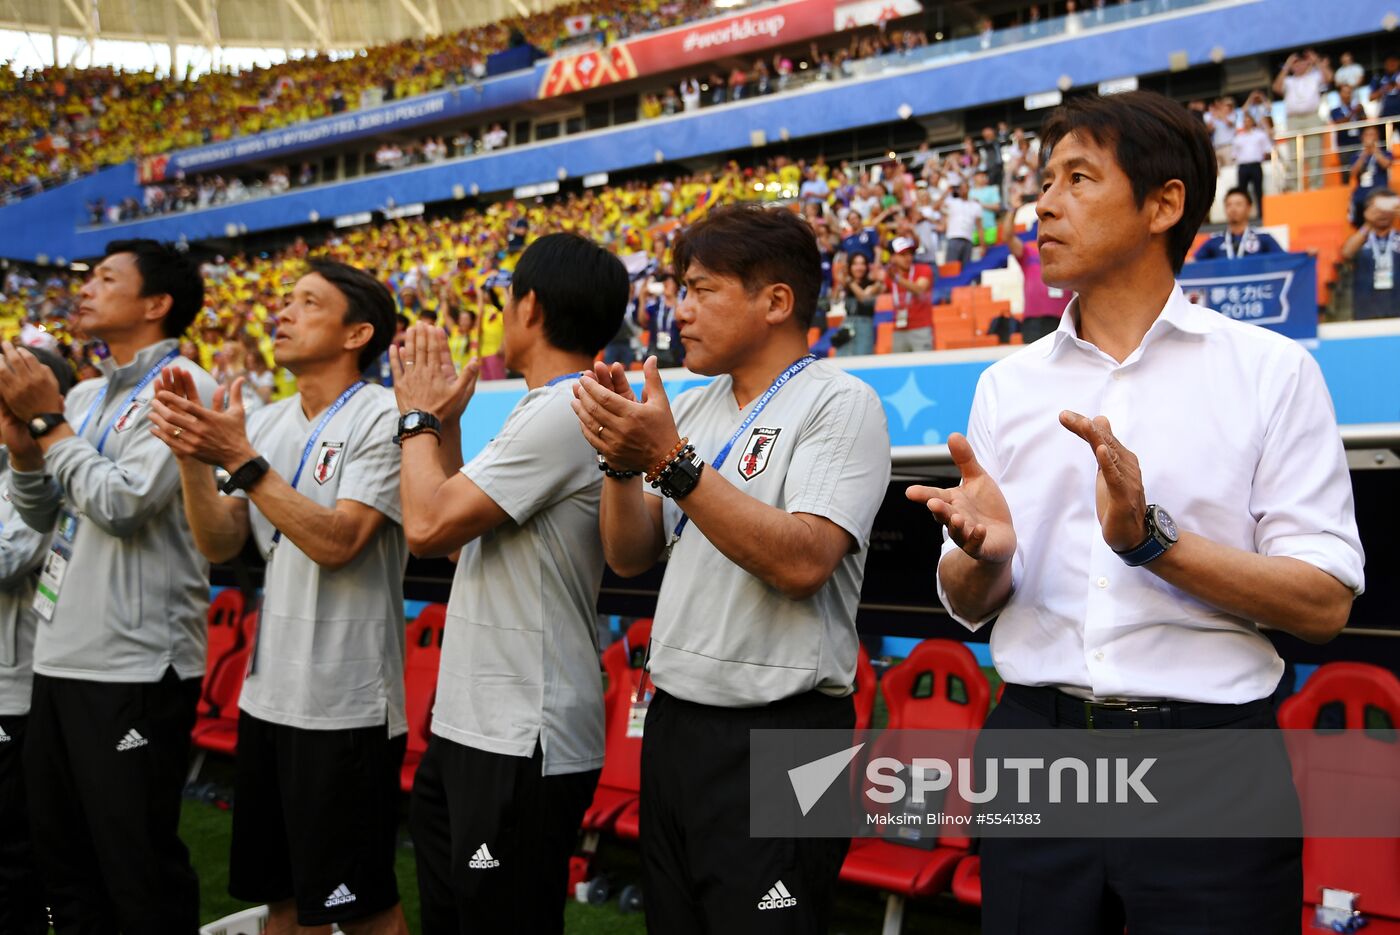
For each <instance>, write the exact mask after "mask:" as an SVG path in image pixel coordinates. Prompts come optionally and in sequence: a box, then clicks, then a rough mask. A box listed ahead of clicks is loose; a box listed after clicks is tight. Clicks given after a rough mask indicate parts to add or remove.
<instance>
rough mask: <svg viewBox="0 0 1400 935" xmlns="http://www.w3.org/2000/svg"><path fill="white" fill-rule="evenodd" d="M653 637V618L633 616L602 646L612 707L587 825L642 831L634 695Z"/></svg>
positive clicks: (623, 833) (624, 832)
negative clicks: (632, 726) (631, 727)
mask: <svg viewBox="0 0 1400 935" xmlns="http://www.w3.org/2000/svg"><path fill="white" fill-rule="evenodd" d="M650 639H651V620H650V619H649V618H644V619H641V620H637V621H635V622H633V624H632V626H630V627H629V628H628V629H627V634H626V635H625V636H624V637H623V638H622V639H620V640H618V641H617V642H615V643H613V644H612V645H611V646H609V647H608V648H607V649H605V650H603V669H604V670H605V671H606V672H607V674H608V688H607V693H606V694H605V695H604V707H605V709H606V711H607V728H606V734H605V736H606V740H605V748H604V753H603V770H602V773H601V774H600V775H599V777H598V788H597V790H596V791H595V792H594V794H593V804H592V805H590V806H589V807H588V811H587V812H585V813H584V815H583V827H584V830H586V831H612V832H613V833H615V834H617V835H618V836H619V837H625V838H629V839H635V838H636V837H637V831H638V823H637V811H638V809H637V802H638V796H639V795H640V794H641V788H642V739H641V738H640V737H629V736H627V725H628V720H629V718H630V716H631V708H632V701H633V699H634V698H635V697H636V693H637V691H638V689H639V688H640V687H641V683H642V676H643V674H644V673H643V670H642V664H643V663H644V662H645V661H646V653H647V643H648V641H649V640H650Z"/></svg>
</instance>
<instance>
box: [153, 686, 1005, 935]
mask: <svg viewBox="0 0 1400 935" xmlns="http://www.w3.org/2000/svg"><path fill="white" fill-rule="evenodd" d="M986 671H987V675H988V679H989V681H991V682H992V697H993V698H995V697H996V687H997V679H996V673H995V672H994V671H993V670H991V669H988V670H986ZM886 720H887V717H886V712H885V710H884V704H883V699H881V698H879V697H878V696H877V700H876V706H875V714H874V718H873V724H872V726H874V727H876V728H880V727H883V726H884V725H885V723H886ZM200 781H201V782H202V783H209V784H211V785H212V787H213V788H214V789H215V790H216V791H218V792H219V793H220V794H222V795H224V796H228V795H230V792H229V790H230V789H231V788H232V784H233V764H232V763H231V762H229V761H228V760H221V759H219V758H216V757H211V758H210V759H209V760H208V761H207V762H206V764H205V766H204V770H203V773H202V775H201V777H200ZM405 806H406V802H405ZM406 810H407V809H406V807H405V812H406ZM232 823H233V821H232V814H231V813H230V812H229V811H228V810H227V809H226V808H221V807H219V806H217V805H214V804H209V803H208V802H204V801H195V800H190V799H187V800H186V801H185V804H184V809H183V811H182V812H181V815H180V834H181V836H182V837H183V838H184V840H185V844H186V845H187V846H188V847H189V849H190V858H191V860H192V861H193V863H194V867H195V870H197V871H198V873H199V881H200V915H201V921H203V922H212V921H214V920H215V919H221V918H223V917H224V916H226V915H230V914H232V913H234V912H237V911H239V910H240V909H246V908H248V905H249V904H248V903H243V902H239V901H238V900H235V899H233V898H231V897H230V896H229V895H228V852H229V839H230V837H231V835H232ZM399 840H400V843H399V850H398V854H397V859H396V869H397V871H398V877H399V893H400V894H401V895H402V897H403V908H404V915H405V917H406V918H407V920H408V927H409V930H410V931H411V932H417V931H419V926H418V882H417V877H416V873H415V869H414V864H413V846H412V843H411V842H410V841H409V840H408V832H407V829H406V828H404V827H402V826H401V829H400V835H399ZM596 864H597V867H598V870H599V872H601V873H604V874H606V875H607V876H608V877H609V879H610V880H611V881H612V882H613V884H614V885H613V890H614V899H613V900H612V901H610V902H609V903H607V904H606V905H603V906H589V905H584V904H582V903H578V902H575V901H572V900H570V901H569V903H568V904H567V906H566V908H565V912H564V918H565V931H566V932H568V933H569V935H641V933H644V932H645V931H646V924H645V923H644V921H643V919H642V916H641V915H640V914H639V913H624V912H623V911H622V910H621V909H620V908H619V907H618V905H617V901H616V898H615V894H616V893H617V891H619V890H620V889H621V888H622V886H623V885H625V884H627V883H635V882H637V881H638V880H639V878H640V875H641V874H640V859H639V855H638V853H637V848H636V844H635V843H627V842H620V841H615V840H611V839H608V838H604V839H603V842H602V844H601V845H600V848H599V851H598V856H597V861H596ZM884 911H885V899H884V896H883V894H881V893H877V892H875V891H873V890H865V889H861V888H859V887H853V886H845V885H842V886H840V887H839V888H838V889H837V892H836V912H835V918H834V920H833V922H832V926H831V932H832V935H867V933H876V932H879V931H880V924H881V920H882V919H883V917H884ZM977 919H978V913H977V910H975V909H971V908H969V907H967V906H962V905H959V904H957V903H956V902H954V901H953V899H952V897H951V896H947V895H944V896H940V897H938V898H936V899H933V900H928V901H922V902H916V903H910V904H909V905H908V906H907V907H906V908H905V916H904V931H905V932H907V933H910V935H919V933H934V932H937V933H939V935H974V933H976V932H977V931H978V921H977Z"/></svg>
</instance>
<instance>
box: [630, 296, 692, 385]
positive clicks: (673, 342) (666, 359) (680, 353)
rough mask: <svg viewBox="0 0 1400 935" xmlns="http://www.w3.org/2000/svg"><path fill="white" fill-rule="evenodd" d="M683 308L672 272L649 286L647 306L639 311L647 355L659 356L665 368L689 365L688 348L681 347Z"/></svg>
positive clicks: (658, 361) (639, 322)
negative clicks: (678, 314) (679, 317)
mask: <svg viewBox="0 0 1400 935" xmlns="http://www.w3.org/2000/svg"><path fill="white" fill-rule="evenodd" d="M678 305H680V287H679V284H678V283H677V282H676V277H675V276H674V275H672V274H671V273H662V274H661V275H660V276H659V277H657V278H656V279H654V280H652V281H651V282H650V283H648V284H647V289H646V305H645V307H643V308H640V309H639V310H638V312H637V324H638V325H640V326H641V327H642V328H645V329H646V332H647V353H646V356H648V357H650V356H652V355H655V356H656V362H657V363H658V364H659V365H661V366H662V367H679V366H681V365H682V364H684V363H685V347H684V345H682V344H681V323H680V322H679V321H677V320H676V307H677V306H678Z"/></svg>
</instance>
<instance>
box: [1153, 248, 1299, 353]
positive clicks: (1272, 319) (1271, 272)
mask: <svg viewBox="0 0 1400 935" xmlns="http://www.w3.org/2000/svg"><path fill="white" fill-rule="evenodd" d="M1177 281H1178V282H1179V283H1180V284H1181V289H1182V291H1183V292H1185V293H1186V296H1187V298H1189V299H1191V301H1193V302H1196V303H1197V304H1199V305H1205V306H1208V307H1209V308H1213V309H1215V310H1216V311H1217V312H1219V313H1220V314H1222V315H1228V316H1229V317H1231V318H1234V319H1236V320H1237V321H1244V322H1248V323H1250V324H1253V325H1260V326H1261V327H1264V328H1268V329H1270V330H1272V331H1277V332H1278V333H1279V334H1282V335H1287V336H1288V337H1290V338H1294V339H1295V340H1300V341H1311V340H1314V339H1316V338H1317V260H1316V259H1315V258H1313V257H1311V256H1309V255H1308V254H1306V253H1263V254H1256V255H1254V256H1245V257H1240V258H1238V259H1234V260H1203V261H1201V262H1199V263H1188V264H1186V266H1185V267H1184V268H1183V269H1182V271H1181V275H1180V276H1178V277H1177Z"/></svg>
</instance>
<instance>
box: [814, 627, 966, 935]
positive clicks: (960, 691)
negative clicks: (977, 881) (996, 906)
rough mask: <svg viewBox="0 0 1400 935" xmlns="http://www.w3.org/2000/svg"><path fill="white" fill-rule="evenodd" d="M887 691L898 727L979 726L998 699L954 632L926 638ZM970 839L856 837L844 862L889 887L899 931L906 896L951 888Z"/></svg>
mask: <svg viewBox="0 0 1400 935" xmlns="http://www.w3.org/2000/svg"><path fill="white" fill-rule="evenodd" d="M880 691H881V693H882V694H883V695H884V696H885V704H886V706H887V707H888V708H889V712H890V718H889V725H888V726H889V728H890V729H891V730H895V729H901V728H903V729H911V730H914V729H943V730H976V729H977V728H979V727H981V726H982V722H983V721H984V720H986V717H987V707H988V703H989V701H990V700H991V688H990V686H989V685H988V684H987V677H986V675H985V674H983V672H982V669H981V667H979V666H978V665H977V659H976V657H974V656H973V655H972V652H971V650H969V649H968V648H967V647H966V646H964V645H963V644H961V643H957V642H954V641H952V640H925V641H924V642H922V643H920V644H919V645H918V646H916V647H915V648H914V651H913V652H912V653H910V654H909V657H908V658H907V659H905V660H904V661H903V662H901V663H899V664H898V665H896V666H894V667H892V668H891V669H890V670H889V671H888V672H886V673H885V676H884V678H883V679H882V680H881V682H880ZM872 755H874V754H873V753H872ZM950 807H951V806H950ZM969 843H970V842H969V841H968V839H967V838H966V837H963V836H953V835H943V836H941V837H940V838H939V839H938V842H937V844H936V845H935V846H934V847H933V849H932V850H924V849H921V848H919V847H914V846H910V845H908V844H902V843H898V839H892V840H886V839H883V838H857V839H856V840H854V841H852V842H851V850H850V853H848V854H847V855H846V862H845V863H844V864H843V865H842V867H841V879H842V880H843V881H845V882H847V883H855V884H859V885H861V886H868V887H871V888H873V889H880V890H884V891H886V892H887V893H888V894H889V900H888V903H887V905H886V910H885V925H884V931H885V932H897V931H899V929H900V927H901V925H902V922H903V917H904V900H905V899H906V898H908V897H911V896H914V897H925V896H932V895H934V894H936V893H939V892H941V891H943V890H945V889H946V888H947V887H948V885H949V883H950V881H951V880H952V878H953V871H954V870H955V869H956V867H957V866H958V863H959V862H960V861H961V860H962V859H963V858H964V857H966V856H967V847H968V844H969Z"/></svg>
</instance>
